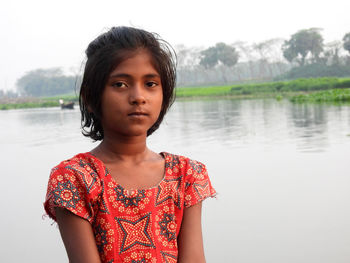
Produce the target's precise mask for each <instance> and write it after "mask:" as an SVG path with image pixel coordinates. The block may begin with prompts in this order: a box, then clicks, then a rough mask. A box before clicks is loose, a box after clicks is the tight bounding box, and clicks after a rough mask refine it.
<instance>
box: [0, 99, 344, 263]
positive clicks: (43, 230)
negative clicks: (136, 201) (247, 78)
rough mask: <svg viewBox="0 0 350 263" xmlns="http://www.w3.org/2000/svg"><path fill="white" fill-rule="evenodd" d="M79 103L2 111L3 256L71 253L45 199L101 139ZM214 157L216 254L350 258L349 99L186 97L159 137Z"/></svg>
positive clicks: (24, 258)
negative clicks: (335, 102) (72, 162)
mask: <svg viewBox="0 0 350 263" xmlns="http://www.w3.org/2000/svg"><path fill="white" fill-rule="evenodd" d="M79 118H80V115H79V111H78V110H73V111H62V110H60V109H58V108H51V109H32V110H12V111H1V112H0V145H1V148H0V157H1V158H0V165H1V168H2V169H1V179H2V180H1V181H2V183H1V191H0V204H1V217H0V225H1V229H2V231H1V234H0V242H1V243H0V247H1V253H0V262H53V263H56V262H57V263H58V262H67V259H66V255H65V250H64V247H63V245H62V242H61V241H60V236H59V232H58V229H57V227H56V226H55V225H51V224H52V221H51V220H50V219H48V218H46V219H45V218H44V219H42V215H43V213H44V211H43V208H42V202H43V200H44V196H45V192H46V184H47V180H48V174H49V170H50V168H51V167H53V166H54V165H56V164H57V163H58V162H60V161H61V160H63V159H65V158H69V157H71V156H73V155H74V154H76V153H78V152H84V151H89V150H91V149H92V148H93V147H95V145H96V144H94V143H91V142H90V141H89V139H87V138H84V137H83V136H82V135H81V134H80V129H79ZM149 146H150V147H151V148H153V149H154V150H156V151H159V152H160V151H168V152H172V153H177V154H182V155H187V156H189V157H191V158H193V159H197V160H200V161H202V162H204V163H206V164H207V167H208V170H209V174H210V178H211V180H212V183H213V185H214V187H215V188H216V190H217V192H218V194H219V195H218V197H217V199H211V200H206V201H205V202H204V210H203V232H204V243H205V249H206V257H207V262H208V263H216V262H234V263H265V262H266V263H281V262H283V263H296V262H298V263H330V262H331V263H348V262H350V249H349V247H350V173H349V156H350V107H349V106H325V105H293V104H290V103H289V102H287V101H282V102H276V101H273V100H246V101H244V100H243V101H232V100H220V101H194V102H193V101H192V102H177V103H176V104H175V105H174V107H173V108H172V110H171V112H170V113H169V114H168V115H167V118H166V120H165V121H164V123H163V125H162V126H161V128H160V130H159V131H157V132H156V133H155V134H154V135H152V136H151V137H150V139H149Z"/></svg>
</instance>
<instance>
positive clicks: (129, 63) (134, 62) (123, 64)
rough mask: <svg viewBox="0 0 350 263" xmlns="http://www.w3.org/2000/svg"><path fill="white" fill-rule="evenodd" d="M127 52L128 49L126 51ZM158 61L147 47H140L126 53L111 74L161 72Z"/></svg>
mask: <svg viewBox="0 0 350 263" xmlns="http://www.w3.org/2000/svg"><path fill="white" fill-rule="evenodd" d="M126 52H127V51H126ZM156 65H157V63H156V62H155V59H154V58H153V57H152V55H151V53H150V52H149V51H147V50H145V49H140V50H136V51H132V52H130V51H129V52H127V53H125V54H124V56H123V58H122V59H121V61H120V62H119V63H118V61H117V65H116V66H115V67H114V69H113V70H112V72H111V73H110V75H113V74H116V73H126V74H159V72H158V70H157V66H156Z"/></svg>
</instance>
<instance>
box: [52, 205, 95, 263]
mask: <svg viewBox="0 0 350 263" xmlns="http://www.w3.org/2000/svg"><path fill="white" fill-rule="evenodd" d="M55 211H56V218H57V224H58V226H59V229H60V232H61V237H62V240H63V243H64V246H65V247H66V251H67V254H68V258H69V262H70V263H100V262H101V260H100V256H99V254H98V251H97V246H96V243H95V237H94V234H93V231H92V228H91V225H90V223H89V222H88V221H87V220H85V219H83V218H81V217H79V216H76V215H74V214H73V213H71V212H69V211H68V210H67V209H63V208H55Z"/></svg>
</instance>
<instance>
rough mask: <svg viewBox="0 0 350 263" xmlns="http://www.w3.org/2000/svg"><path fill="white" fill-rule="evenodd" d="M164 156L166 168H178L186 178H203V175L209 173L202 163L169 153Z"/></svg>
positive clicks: (164, 153)
mask: <svg viewBox="0 0 350 263" xmlns="http://www.w3.org/2000/svg"><path fill="white" fill-rule="evenodd" d="M162 155H163V156H164V158H165V167H166V168H168V169H169V168H170V169H174V168H177V169H179V170H181V171H182V172H183V173H185V175H186V176H195V177H201V175H203V174H205V173H207V168H206V166H205V164H203V163H202V162H200V161H197V160H194V159H191V158H189V157H186V156H183V155H177V154H172V153H167V152H163V153H162Z"/></svg>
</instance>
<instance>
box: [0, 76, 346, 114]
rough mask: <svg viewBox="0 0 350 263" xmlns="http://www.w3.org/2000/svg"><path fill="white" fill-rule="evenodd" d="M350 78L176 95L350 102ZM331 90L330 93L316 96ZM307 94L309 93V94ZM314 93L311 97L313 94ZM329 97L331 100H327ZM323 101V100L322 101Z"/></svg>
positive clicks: (45, 103) (0, 104) (44, 103)
mask: <svg viewBox="0 0 350 263" xmlns="http://www.w3.org/2000/svg"><path fill="white" fill-rule="evenodd" d="M347 88H350V78H309V79H296V80H291V81H278V82H267V83H255V84H241V85H225V86H207V87H178V88H177V89H176V96H177V98H180V99H193V98H199V99H204V98H210V99H216V98H222V97H228V98H236V99H243V98H250V99H253V98H277V99H281V98H291V101H293V102H297V101H298V102H307V101H313V102H317V101H337V102H340V101H348V93H347V92H348V91H347ZM322 90H327V91H329V92H324V93H322V92H321V93H319V94H318V93H315V94H314V95H313V93H314V92H317V91H322ZM305 93H307V94H305ZM310 93H311V94H310ZM327 97H328V99H326V98H327ZM321 98H322V99H321ZM59 99H63V100H64V101H74V102H76V103H77V102H78V98H77V96H76V95H73V94H71V95H63V96H56V97H50V98H27V100H26V99H18V100H17V101H16V100H15V101H0V110H5V109H20V108H38V107H57V106H59V103H58V100H59Z"/></svg>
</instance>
